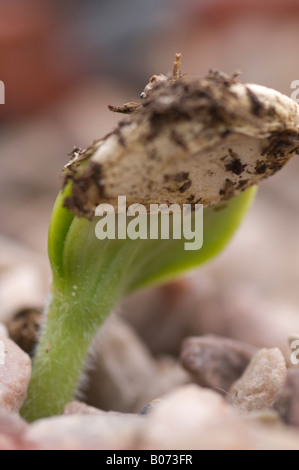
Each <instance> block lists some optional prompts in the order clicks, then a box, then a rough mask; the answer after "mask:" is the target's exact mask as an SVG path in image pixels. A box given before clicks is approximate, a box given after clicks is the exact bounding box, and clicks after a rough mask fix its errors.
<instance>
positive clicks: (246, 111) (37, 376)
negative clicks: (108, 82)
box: [21, 55, 299, 421]
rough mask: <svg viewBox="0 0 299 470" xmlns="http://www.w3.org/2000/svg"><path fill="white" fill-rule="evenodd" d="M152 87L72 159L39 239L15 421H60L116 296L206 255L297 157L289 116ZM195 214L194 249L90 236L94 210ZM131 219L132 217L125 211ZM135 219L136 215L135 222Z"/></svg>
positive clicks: (211, 84) (222, 82) (235, 99)
mask: <svg viewBox="0 0 299 470" xmlns="http://www.w3.org/2000/svg"><path fill="white" fill-rule="evenodd" d="M179 65H180V55H177V59H176V62H175V65H174V71H173V74H172V75H170V76H169V77H166V76H162V75H158V76H153V77H152V78H151V80H150V83H149V84H148V85H147V87H146V88H145V91H144V92H143V93H142V99H141V100H140V102H138V103H133V104H132V103H131V104H127V105H125V107H122V108H117V109H115V108H113V110H117V111H118V112H119V111H121V112H125V113H126V114H127V115H126V116H125V118H124V119H123V120H122V121H121V122H120V123H119V125H118V126H117V128H116V129H115V130H114V131H113V132H112V133H110V134H109V135H107V136H106V137H104V138H103V139H100V140H98V141H96V142H95V143H93V144H92V145H91V146H90V147H89V148H87V149H86V150H85V151H81V150H78V149H77V150H76V151H75V152H74V154H73V158H72V160H71V161H70V163H68V164H67V165H66V167H65V169H64V172H63V179H64V186H63V189H62V190H61V192H60V194H59V195H58V198H57V201H56V203H55V206H54V209H53V213H52V217H51V222H50V228H49V258H50V262H51V268H52V273H53V282H52V288H51V302H50V304H49V307H48V311H47V316H46V321H45V326H44V330H43V333H42V336H41V340H40V343H39V345H38V348H37V351H36V355H35V358H34V364H33V374H32V379H31V382H30V385H29V389H28V397H27V400H26V401H25V403H24V406H23V408H22V411H21V412H22V415H23V416H24V417H25V418H26V419H28V420H29V421H33V420H36V419H38V418H41V417H46V416H51V415H55V414H60V413H62V412H63V409H64V406H65V405H66V404H67V403H68V402H69V401H71V400H72V398H73V396H74V393H75V391H76V387H77V384H78V381H79V378H80V374H81V371H82V368H83V366H84V362H85V358H86V355H87V352H88V350H89V347H90V344H91V341H92V339H93V337H94V335H95V333H96V332H97V330H98V328H99V327H100V326H101V324H102V323H103V321H104V320H105V318H106V317H107V315H109V313H110V312H111V310H112V309H113V308H114V307H115V305H116V304H117V303H118V302H119V301H120V300H121V299H122V298H123V297H124V296H126V295H127V294H129V293H130V292H132V291H135V290H136V289H138V288H141V287H144V286H148V285H152V284H155V283H161V282H165V281H168V280H170V279H173V278H174V277H177V276H179V275H180V274H181V273H182V272H184V271H186V270H188V269H192V268H195V267H197V266H199V265H200V264H202V263H204V262H206V261H208V260H209V259H211V258H212V257H214V256H215V255H217V254H218V253H219V252H220V251H221V250H222V249H223V248H224V247H225V245H226V244H227V243H228V241H229V240H230V239H231V237H232V236H233V234H234V233H235V231H236V229H237V228H238V226H239V224H240V223H241V221H242V219H243V217H244V216H245V214H246V212H247V210H248V208H249V207H250V204H251V202H252V200H253V198H254V195H255V192H256V184H257V183H259V181H261V180H262V179H264V178H265V177H267V176H269V175H271V174H273V173H275V172H276V171H277V170H278V169H279V168H281V167H282V166H283V165H284V164H285V163H286V162H287V161H288V160H289V159H290V158H291V157H292V156H293V155H294V154H295V153H296V152H297V151H298V147H299V107H298V105H296V103H294V102H293V101H292V100H291V99H290V98H288V97H286V96H284V95H282V94H280V93H279V92H277V91H274V90H271V89H268V88H265V87H262V86H258V85H252V84H250V85H246V84H243V83H242V82H241V81H240V80H239V79H238V78H237V77H236V76H235V75H233V76H232V77H228V76H226V75H224V74H222V73H218V72H213V73H210V74H209V75H208V76H207V77H206V78H189V77H184V76H181V74H180V71H179ZM119 196H126V204H127V207H129V206H131V205H132V204H136V203H138V204H142V205H143V206H144V207H145V209H146V211H147V212H149V210H150V206H151V204H165V205H168V206H170V205H171V204H178V205H179V206H180V207H183V205H184V204H193V205H195V204H199V203H200V204H203V206H204V215H203V220H204V222H203V246H202V248H201V249H199V250H195V251H194V250H192V251H189V250H185V249H184V243H185V242H186V240H185V239H184V238H181V239H175V238H174V237H170V239H150V238H148V239H142V238H138V237H137V238H136V239H135V240H132V239H130V238H124V239H123V238H115V239H108V238H106V239H103V240H99V239H98V238H97V237H96V235H95V228H96V224H97V223H98V221H99V218H98V217H97V216H95V210H96V207H97V206H98V205H99V204H110V205H112V206H113V207H114V208H115V210H116V211H117V202H118V197H119ZM136 211H137V208H136ZM137 212H138V211H137Z"/></svg>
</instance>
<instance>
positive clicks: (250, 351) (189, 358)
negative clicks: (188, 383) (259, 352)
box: [181, 336, 256, 394]
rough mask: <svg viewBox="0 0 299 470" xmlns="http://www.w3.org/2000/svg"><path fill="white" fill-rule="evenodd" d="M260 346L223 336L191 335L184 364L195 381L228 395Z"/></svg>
mask: <svg viewBox="0 0 299 470" xmlns="http://www.w3.org/2000/svg"><path fill="white" fill-rule="evenodd" d="M255 352H256V348H254V347H253V346H250V345H248V344H246V343H242V342H240V341H236V340H231V339H228V338H223V337H221V336H203V337H191V338H187V339H186V340H185V341H184V343H183V346H182V352H181V363H182V365H183V366H184V368H185V369H186V370H187V371H188V372H189V373H190V374H191V377H192V379H193V381H195V382H196V383H198V384H199V385H202V386H203V387H209V388H213V389H215V390H216V391H218V392H220V393H223V394H225V392H228V390H229V388H230V386H231V385H232V383H233V382H235V381H236V380H237V379H238V378H239V377H240V376H241V375H242V373H243V372H244V370H245V369H246V367H247V366H248V364H249V362H250V360H251V359H252V357H253V355H254V354H255Z"/></svg>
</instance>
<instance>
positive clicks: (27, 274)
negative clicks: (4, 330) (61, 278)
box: [0, 263, 46, 323]
mask: <svg viewBox="0 0 299 470" xmlns="http://www.w3.org/2000/svg"><path fill="white" fill-rule="evenodd" d="M42 274H43V273H42V272H41V270H40V269H39V268H38V267H37V266H35V265H32V264H29V263H28V264H22V265H21V264H20V265H18V266H12V267H10V268H8V269H5V270H4V271H3V272H0V305H1V311H0V321H2V322H3V323H5V322H7V321H9V320H10V319H12V317H13V316H14V315H15V314H16V313H17V312H19V311H20V310H22V309H26V308H28V307H36V308H40V307H41V306H42V305H44V303H45V298H46V294H45V288H44V283H43V278H42ZM16 292H17V293H18V295H16Z"/></svg>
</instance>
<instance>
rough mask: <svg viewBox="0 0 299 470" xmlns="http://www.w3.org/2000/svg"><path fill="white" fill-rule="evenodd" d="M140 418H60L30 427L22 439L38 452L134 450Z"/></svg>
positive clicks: (132, 416)
mask: <svg viewBox="0 0 299 470" xmlns="http://www.w3.org/2000/svg"><path fill="white" fill-rule="evenodd" d="M142 421H143V418H141V417H139V416H135V415H118V416H116V415H114V414H110V413H102V414H99V415H95V414H85V415H82V414H80V415H67V416H66V415H64V416H59V417H53V418H47V419H42V420H40V421H36V422H35V423H33V424H32V425H31V427H30V429H29V431H28V433H27V435H26V437H27V439H28V440H29V441H30V442H32V443H34V446H35V448H36V449H41V450H102V449H106V450H114V449H118V450H122V449H134V448H135V446H136V441H137V438H138V435H139V433H140V427H141V425H142Z"/></svg>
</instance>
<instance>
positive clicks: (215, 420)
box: [139, 385, 244, 449]
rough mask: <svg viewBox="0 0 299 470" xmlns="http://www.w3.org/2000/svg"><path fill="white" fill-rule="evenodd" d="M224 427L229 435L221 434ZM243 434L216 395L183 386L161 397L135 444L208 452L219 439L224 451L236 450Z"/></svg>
mask: <svg viewBox="0 0 299 470" xmlns="http://www.w3.org/2000/svg"><path fill="white" fill-rule="evenodd" d="M228 424H230V425H231V427H232V433H228V432H227V431H225V432H223V431H224V427H225V425H228ZM241 431H242V432H241ZM214 432H216V434H215V435H214V437H213V439H211V436H212V433H214ZM243 434H244V433H243V426H242V423H241V421H240V418H239V417H238V416H237V415H236V414H235V413H234V411H233V409H232V408H231V407H230V406H229V405H228V404H227V403H226V402H225V401H224V400H223V398H222V397H220V395H219V394H217V393H215V392H213V391H210V390H205V389H202V388H201V387H199V386H197V385H186V386H184V387H180V388H179V389H177V390H175V391H173V392H172V393H170V394H169V395H168V396H166V397H164V398H163V400H162V403H160V405H159V406H157V407H156V408H155V409H154V410H153V411H152V413H151V414H150V415H149V416H148V417H147V421H146V423H145V426H144V427H143V433H142V435H141V436H140V444H139V445H140V448H141V449H204V448H207V449H209V448H211V447H212V448H214V445H215V442H218V444H219V439H220V440H221V442H222V445H221V446H222V447H224V448H234V446H236V445H237V448H239V447H242V445H241V444H240V442H243V441H242V439H243V437H242V436H243ZM205 436H206V437H205ZM215 439H216V441H215Z"/></svg>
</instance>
